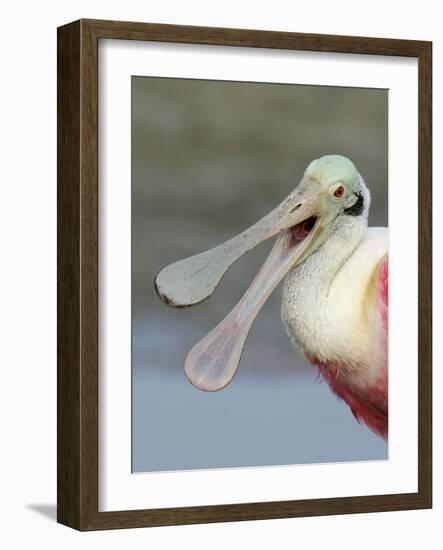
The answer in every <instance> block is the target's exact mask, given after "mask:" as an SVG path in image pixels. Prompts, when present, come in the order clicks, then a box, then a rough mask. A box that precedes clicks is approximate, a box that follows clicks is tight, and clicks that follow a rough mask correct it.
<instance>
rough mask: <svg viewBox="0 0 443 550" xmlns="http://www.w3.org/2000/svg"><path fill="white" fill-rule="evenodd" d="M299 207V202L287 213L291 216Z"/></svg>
mask: <svg viewBox="0 0 443 550" xmlns="http://www.w3.org/2000/svg"><path fill="white" fill-rule="evenodd" d="M300 206H301V202H299V203H298V204H296V205H295V206H294V207H293V208H291V210H289V213H290V214H292V213H293V212H295V211H296V210H298V209H299V208H300Z"/></svg>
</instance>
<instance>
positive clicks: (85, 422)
mask: <svg viewBox="0 0 443 550" xmlns="http://www.w3.org/2000/svg"><path fill="white" fill-rule="evenodd" d="M104 38H107V39H124V40H144V41H146V40H148V41H160V42H175V43H191V44H210V45H223V46H236V47H244V46H247V47H253V48H273V49H283V50H288V49H289V50H305V51H317V52H335V53H356V54H372V55H389V56H404V57H416V58H418V66H419V77H418V78H419V119H418V125H419V142H418V148H419V167H418V177H419V191H420V192H419V194H418V197H419V203H418V209H419V352H418V353H419V357H418V359H419V361H418V366H419V376H418V397H419V411H418V420H419V431H418V433H419V436H418V450H419V451H418V452H419V456H418V492H417V493H409V494H395V495H376V496H362V497H346V498H326V499H316V500H298V501H282V502H256V503H248V504H229V505H218V506H196V507H186V508H185V507H183V508H167V509H147V510H134V511H118V512H99V511H98V314H97V290H98V280H97V258H98V254H97V253H98V238H97V205H98V196H97V195H98V188H97V161H98V136H97V134H98V126H97V112H98V94H97V91H98V82H97V75H98V56H97V52H98V41H99V39H104ZM431 76H432V43H431V42H422V41H415V40H414V41H412V40H392V39H383V38H362V37H350V36H328V35H314V34H299V33H286V32H269V31H258V30H240V29H225V28H208V27H188V26H176V25H157V24H147V23H129V22H120V21H96V20H80V21H76V22H73V23H70V24H68V25H65V26H63V27H60V28H59V29H58V111H57V112H58V171H57V177H58V430H57V435H58V452H57V466H58V477H57V488H58V503H57V509H58V521H59V522H60V523H63V524H65V525H68V526H70V527H74V528H76V529H79V530H94V529H112V528H123V527H147V526H158V525H177V524H188V523H209V522H220V521H240V520H253V519H271V518H286V517H297V516H317V515H330V514H346V513H361V512H376V511H389V510H407V509H418V508H430V507H431V506H432V414H431V412H432V401H431V399H432V389H431V387H432V369H431V367H432V365H431V351H432V348H431V346H432V339H431V328H432V325H431V323H432V309H431V308H432V306H431V298H432V289H431V284H432V279H431V277H432V275H431V266H432V257H431V254H432V249H431V243H432V219H431V215H432V214H431V206H432V188H431V185H432V183H431V180H432V174H431V169H432V156H431V155H432V152H431V142H432V126H431V125H432V106H431V101H432V96H431V94H432V81H431Z"/></svg>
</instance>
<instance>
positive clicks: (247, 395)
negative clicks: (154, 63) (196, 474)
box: [131, 76, 389, 473]
mask: <svg viewBox="0 0 443 550" xmlns="http://www.w3.org/2000/svg"><path fill="white" fill-rule="evenodd" d="M388 94H389V91H388V90H387V89H380V88H358V87H338V86H310V85H298V84H287V83H267V82H266V83H265V82H263V83H261V82H247V81H244V82H241V81H223V80H203V79H184V78H167V77H147V76H132V78H131V101H132V105H131V155H132V157H131V158H132V160H131V174H132V176H131V187H132V189H131V223H132V229H131V232H132V236H131V243H132V244H131V255H132V260H131V262H132V265H131V273H132V277H131V296H132V471H133V472H134V473H135V472H161V471H171V472H172V471H180V470H205V469H219V468H241V467H249V468H251V467H263V466H276V465H306V464H328V463H339V462H356V461H385V460H388V459H389V446H388V424H389V417H388V370H389V365H388V246H389V243H388V241H389V232H388V210H389V201H388V190H389V181H388Z"/></svg>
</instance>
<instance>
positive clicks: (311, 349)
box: [155, 155, 388, 438]
mask: <svg viewBox="0 0 443 550" xmlns="http://www.w3.org/2000/svg"><path fill="white" fill-rule="evenodd" d="M369 205H370V193H369V190H368V188H367V187H366V185H365V182H364V181H363V178H362V177H361V175H360V174H359V173H358V172H357V170H356V168H355V166H354V164H353V163H352V162H351V161H350V160H349V159H348V158H346V157H343V156H340V155H327V156H324V157H322V158H320V159H317V160H314V161H312V162H311V163H310V164H309V166H308V167H307V169H306V171H305V173H304V176H303V178H302V180H301V182H300V183H299V184H298V186H297V187H296V188H295V189H294V190H293V191H292V192H291V193H290V194H289V195H288V196H287V197H286V199H285V200H284V201H283V202H282V203H281V204H279V205H278V206H277V207H276V208H275V209H274V210H272V211H271V212H270V213H269V214H267V215H266V216H265V217H264V218H262V219H261V220H260V221H259V222H257V223H255V224H254V225H253V226H251V227H250V228H248V229H246V230H245V231H244V232H243V233H241V234H240V235H237V236H236V237H233V238H232V239H230V240H229V241H227V242H225V243H223V244H221V245H219V246H217V247H215V248H212V249H211V250H208V251H207V252H203V253H201V254H197V255H195V256H191V257H190V258H187V259H184V260H181V261H178V262H175V263H173V264H171V265H169V266H167V267H165V268H164V269H163V270H161V271H160V273H159V274H158V275H157V277H156V280H155V287H156V290H157V293H158V295H159V297H160V298H161V299H162V300H163V302H164V303H166V304H168V305H169V306H174V307H185V306H190V305H193V304H197V303H199V302H201V301H202V300H204V299H205V298H207V297H208V296H209V295H210V294H211V293H212V292H213V291H214V289H215V288H216V286H217V285H218V283H219V282H220V279H221V278H222V276H223V274H224V273H225V272H226V270H227V269H228V268H229V267H230V266H231V265H232V264H233V262H235V261H236V260H237V259H238V258H239V257H240V256H241V255H242V254H244V253H245V252H247V251H248V250H250V249H251V248H252V247H254V246H256V245H257V244H258V243H260V242H261V241H263V240H265V239H268V238H270V237H273V236H275V235H278V238H277V241H276V243H275V245H274V247H273V248H272V250H271V252H270V254H269V256H268V258H267V259H266V261H265V263H264V265H263V267H262V268H261V270H260V272H259V273H258V275H257V276H256V278H255V279H254V281H253V282H252V284H251V286H250V287H249V288H248V290H247V291H246V293H245V294H244V296H243V297H242V299H241V300H240V301H239V303H238V304H237V305H236V306H235V307H234V309H233V310H232V311H231V312H230V313H229V315H228V316H227V317H226V318H225V319H224V320H223V321H221V323H220V324H219V325H218V326H216V327H215V328H214V329H213V330H212V331H211V332H210V333H209V334H208V335H207V336H205V337H204V338H203V339H202V340H201V341H200V342H198V343H197V344H196V345H195V346H194V348H193V349H192V350H191V351H190V353H189V354H188V356H187V358H186V360H185V373H186V376H187V377H188V379H189V380H190V382H191V383H192V384H193V385H194V386H196V387H197V388H199V389H202V390H206V391H216V390H220V389H222V388H223V387H225V386H226V385H227V384H228V383H229V382H230V381H231V380H232V378H233V377H234V374H235V372H236V370H237V368H238V364H239V361H240V357H241V354H242V350H243V347H244V344H245V340H246V337H247V335H248V332H249V329H250V327H251V325H252V323H253V321H254V319H255V317H256V316H257V314H258V312H259V311H260V308H261V307H262V306H263V304H264V302H265V301H266V299H267V298H268V297H269V295H270V294H271V292H272V291H273V290H274V288H275V287H276V286H277V285H278V283H279V282H280V281H281V280H282V279H283V278H284V277H286V278H285V281H284V285H283V299H282V307H281V313H282V319H283V322H284V324H285V325H286V330H287V332H288V335H289V337H290V338H291V340H292V342H293V344H294V346H295V347H296V349H298V350H299V351H300V352H301V353H302V354H303V355H304V356H305V357H306V358H307V359H308V360H309V361H310V362H311V363H312V364H313V365H316V366H317V368H318V369H319V373H320V375H321V376H322V377H323V378H324V379H325V380H326V381H327V383H328V384H329V386H330V388H331V389H332V391H333V392H334V393H335V394H336V395H337V396H339V397H340V398H341V399H343V400H344V401H345V402H346V403H347V404H348V405H349V407H350V408H351V410H352V412H353V414H354V416H355V417H356V419H357V420H358V421H361V422H364V423H365V424H366V425H367V426H368V427H369V428H370V429H372V430H373V431H374V432H375V433H377V434H378V435H380V436H382V437H384V438H386V437H387V432H388V397H387V387H388V375H387V346H388V338H387V336H388V257H387V252H388V229H387V228H378V227H371V228H368V227H367V224H368V223H367V220H368V211H369Z"/></svg>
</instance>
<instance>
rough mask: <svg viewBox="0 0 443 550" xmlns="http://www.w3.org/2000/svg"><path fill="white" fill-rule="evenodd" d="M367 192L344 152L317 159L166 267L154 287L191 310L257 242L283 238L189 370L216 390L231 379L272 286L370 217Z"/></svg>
mask: <svg viewBox="0 0 443 550" xmlns="http://www.w3.org/2000/svg"><path fill="white" fill-rule="evenodd" d="M369 202H370V197H369V191H368V189H367V188H366V186H365V184H364V182H363V179H362V178H361V176H360V175H359V174H358V172H357V170H356V168H355V166H354V164H353V163H352V162H351V161H350V160H349V159H348V158H346V157H343V156H340V155H327V156H324V157H322V158H320V159H317V160H314V161H312V162H311V163H310V164H309V166H308V167H307V169H306V170H305V172H304V175H303V177H302V179H301V181H300V183H299V184H298V185H297V187H296V188H295V189H294V190H293V191H292V192H291V193H290V194H289V195H288V196H287V197H286V198H285V199H284V200H283V201H282V202H281V203H280V204H279V205H278V206H277V207H276V208H275V209H274V210H272V211H271V212H269V214H267V215H266V216H265V217H264V218H262V219H261V220H260V221H258V222H257V223H255V224H254V225H253V226H251V227H249V228H248V229H246V230H245V231H243V232H242V233H240V234H239V235H237V236H235V237H233V238H232V239H230V240H229V241H227V242H225V243H222V244H221V245H219V246H217V247H215V248H212V249H211V250H208V251H207V252H203V253H200V254H197V255H195V256H191V257H190V258H186V259H184V260H180V261H178V262H175V263H173V264H171V265H169V266H167V267H165V268H164V269H162V270H161V271H160V272H159V274H158V275H157V277H156V279H155V288H156V290H157V293H158V295H159V297H160V298H161V299H162V301H163V302H164V303H166V304H167V305H169V306H174V307H187V306H191V305H194V304H197V303H199V302H201V301H202V300H204V299H206V298H207V297H208V296H209V295H210V294H212V292H213V291H214V290H215V288H216V287H217V285H218V283H219V282H220V280H221V278H222V277H223V275H224V273H225V272H226V271H227V269H228V268H229V267H230V266H231V265H232V264H233V263H234V262H235V261H236V260H237V259H238V258H239V257H240V256H242V255H243V254H244V253H245V252H247V251H248V250H250V249H251V248H253V247H254V246H256V245H257V244H259V243H260V242H262V241H264V240H266V239H269V238H271V237H273V236H275V235H278V238H277V241H276V243H275V245H274V247H273V248H272V250H271V252H270V254H269V256H268V258H267V259H266V261H265V263H264V265H263V267H262V269H261V270H260V272H259V274H258V275H257V276H256V278H255V279H254V281H253V283H252V284H251V286H250V287H249V289H248V290H247V291H246V293H245V295H244V296H243V298H242V299H241V300H240V302H239V303H238V304H237V305H236V306H235V308H234V309H233V310H232V311H231V313H230V314H229V315H228V316H227V317H226V318H225V319H224V320H223V321H222V322H221V323H220V324H219V325H218V326H217V327H216V328H215V329H214V330H213V331H211V332H210V333H209V334H208V335H207V336H206V337H205V338H203V340H201V341H200V342H199V343H198V344H197V345H196V346H194V348H193V349H192V351H191V352H190V353H189V355H188V357H187V359H186V361H185V372H186V375H187V376H188V378H189V380H190V381H191V382H192V383H193V384H194V385H195V386H196V387H198V388H200V389H203V390H208V391H215V390H218V389H221V388H223V387H224V386H226V385H227V384H228V383H229V382H230V381H231V380H232V378H233V376H234V374H235V372H236V370H237V367H238V364H239V361H240V357H241V353H242V350H243V346H244V343H245V340H246V337H247V334H248V332H249V329H250V327H251V325H252V322H253V321H254V319H255V317H256V315H257V314H258V312H259V310H260V309H261V307H262V306H263V304H264V303H265V301H266V299H267V298H268V297H269V295H270V294H271V292H272V291H273V290H274V288H275V287H276V286H277V285H278V283H279V282H280V281H281V280H282V279H283V278H284V276H285V275H286V274H287V273H288V272H289V271H290V270H291V269H293V268H295V267H297V266H298V265H300V264H301V263H303V262H304V261H305V260H306V258H308V257H309V256H311V255H312V254H314V253H315V252H316V250H318V249H319V248H320V247H321V246H322V245H323V244H324V243H325V241H326V239H327V238H328V236H329V235H330V234H331V232H332V231H333V230H334V229H335V228H337V227H338V226H340V225H341V224H343V223H345V222H346V219H347V218H349V217H354V218H355V217H360V218H362V220H364V221H366V218H367V215H368V209H369Z"/></svg>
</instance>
